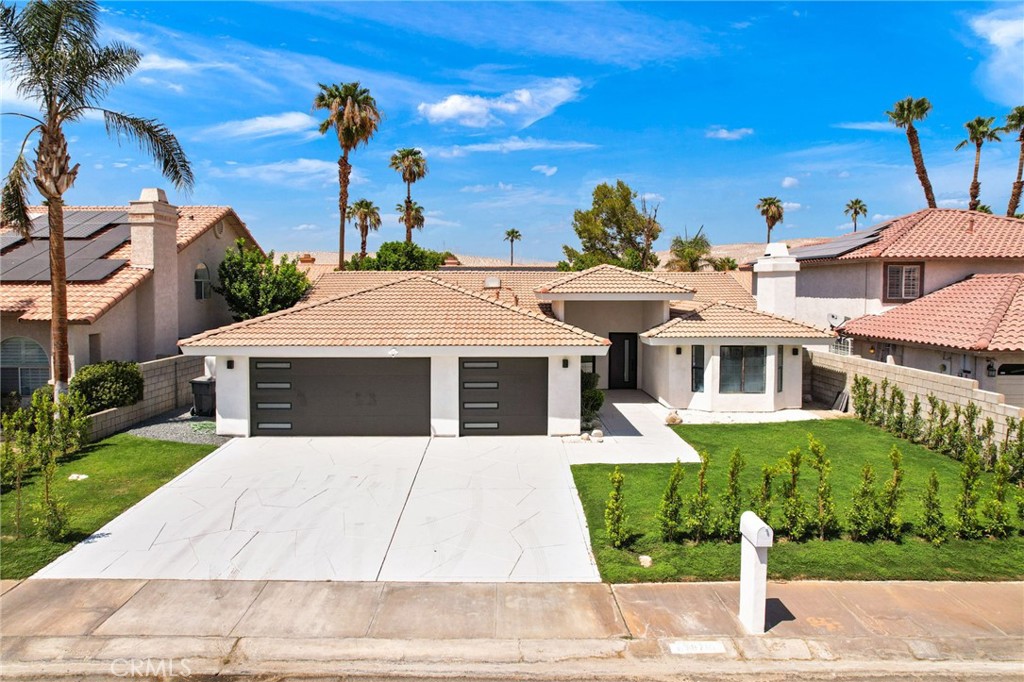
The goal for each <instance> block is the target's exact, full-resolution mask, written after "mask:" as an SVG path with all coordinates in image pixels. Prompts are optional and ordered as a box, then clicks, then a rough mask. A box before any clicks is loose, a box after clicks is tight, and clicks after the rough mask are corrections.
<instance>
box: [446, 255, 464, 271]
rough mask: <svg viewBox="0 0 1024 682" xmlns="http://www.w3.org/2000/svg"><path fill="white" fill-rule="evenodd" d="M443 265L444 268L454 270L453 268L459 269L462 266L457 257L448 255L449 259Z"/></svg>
mask: <svg viewBox="0 0 1024 682" xmlns="http://www.w3.org/2000/svg"><path fill="white" fill-rule="evenodd" d="M442 265H443V266H444V267H449V268H453V267H457V266H459V265H462V262H461V261H459V259H458V258H456V257H455V256H454V255H448V256H447V257H446V258H445V259H444V263H443V264H442Z"/></svg>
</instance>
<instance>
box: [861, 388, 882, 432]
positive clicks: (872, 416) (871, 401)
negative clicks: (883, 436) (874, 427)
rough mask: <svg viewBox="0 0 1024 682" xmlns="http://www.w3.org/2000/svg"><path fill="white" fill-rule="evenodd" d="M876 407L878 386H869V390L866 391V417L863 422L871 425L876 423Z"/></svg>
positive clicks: (877, 404) (877, 403)
mask: <svg viewBox="0 0 1024 682" xmlns="http://www.w3.org/2000/svg"><path fill="white" fill-rule="evenodd" d="M878 406H879V401H878V385H877V384H871V390H870V391H868V406H867V416H866V417H865V418H864V421H866V422H869V423H871V424H877V423H878V412H879V410H878Z"/></svg>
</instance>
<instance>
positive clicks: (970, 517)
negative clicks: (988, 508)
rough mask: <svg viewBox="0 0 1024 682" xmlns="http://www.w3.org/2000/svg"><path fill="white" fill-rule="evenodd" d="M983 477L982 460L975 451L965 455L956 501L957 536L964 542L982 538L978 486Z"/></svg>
mask: <svg viewBox="0 0 1024 682" xmlns="http://www.w3.org/2000/svg"><path fill="white" fill-rule="evenodd" d="M980 477H981V458H980V457H978V453H976V452H975V451H974V450H970V449H969V450H967V452H966V453H964V459H963V466H961V467H960V482H961V488H960V495H959V496H958V497H957V500H956V510H955V513H956V536H957V537H958V538H961V539H964V540H973V539H974V538H978V537H981V533H982V527H981V521H980V519H979V518H978V485H979V483H980V481H979V479H980Z"/></svg>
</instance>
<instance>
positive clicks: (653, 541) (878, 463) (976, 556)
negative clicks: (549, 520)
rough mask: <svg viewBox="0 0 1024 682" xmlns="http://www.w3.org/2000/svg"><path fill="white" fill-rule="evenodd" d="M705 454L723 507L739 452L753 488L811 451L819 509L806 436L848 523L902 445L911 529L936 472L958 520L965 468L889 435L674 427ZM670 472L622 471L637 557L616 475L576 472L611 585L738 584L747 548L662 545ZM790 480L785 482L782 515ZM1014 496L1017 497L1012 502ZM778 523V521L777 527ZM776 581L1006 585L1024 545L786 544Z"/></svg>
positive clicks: (847, 424)
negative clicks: (775, 468) (869, 483)
mask: <svg viewBox="0 0 1024 682" xmlns="http://www.w3.org/2000/svg"><path fill="white" fill-rule="evenodd" d="M673 428H675V430H676V431H677V432H678V433H679V435H680V436H682V437H683V438H685V439H686V440H687V441H688V442H689V443H690V444H692V445H693V446H694V447H695V448H697V449H698V450H705V451H707V452H708V455H709V462H710V469H709V472H708V486H709V490H710V492H711V495H712V497H713V498H714V499H715V500H716V502H717V500H718V498H719V496H720V495H721V493H722V492H723V491H724V489H725V477H726V467H727V466H728V460H729V455H730V454H731V453H732V451H733V449H734V448H736V447H738V448H740V451H741V452H742V453H743V455H744V457H745V458H746V461H747V466H746V468H745V469H744V472H743V485H744V487H746V488H748V489H750V488H753V487H754V486H755V485H756V484H757V483H758V482H759V478H760V470H761V466H762V465H764V464H769V463H774V462H777V461H779V460H780V459H781V458H782V457H783V456H784V455H785V453H786V452H787V451H788V450H790V449H792V448H793V447H796V446H799V447H801V448H802V449H803V451H804V454H805V457H804V463H803V465H802V466H801V481H800V487H801V491H802V493H803V494H804V496H805V498H806V499H808V500H812V499H814V497H813V496H814V494H815V487H816V484H817V472H815V471H814V470H813V469H811V468H810V466H808V461H809V459H808V457H807V434H808V433H813V434H814V436H815V437H816V438H817V439H818V440H820V441H822V442H823V443H824V444H825V445H826V447H827V448H828V451H827V456H828V457H829V459H831V461H832V485H833V490H834V492H835V500H836V506H837V509H838V512H839V516H840V519H841V520H843V521H844V522H845V518H846V515H847V514H848V512H849V508H850V504H851V498H852V496H853V491H854V489H855V487H856V485H857V484H858V483H859V480H860V470H861V468H862V467H863V466H864V463H865V462H870V463H871V464H872V465H873V466H874V468H875V474H876V482H877V483H878V485H879V486H881V482H882V481H884V480H885V478H886V477H887V476H888V475H889V473H890V472H891V471H892V468H891V465H890V463H889V450H890V448H891V447H892V446H893V445H894V444H895V445H898V446H899V448H900V450H901V451H902V452H903V467H904V471H905V478H904V490H905V493H906V494H905V497H904V501H903V504H902V508H901V512H902V515H903V519H904V521H905V522H906V523H910V524H914V523H917V522H918V521H919V519H920V515H921V512H920V509H921V505H920V498H921V494H922V492H923V491H924V486H925V483H926V481H927V477H928V475H929V473H930V472H931V470H932V469H935V470H936V471H937V472H938V475H939V478H940V482H941V493H942V498H943V502H944V509H945V511H946V515H947V519H948V520H949V519H951V517H952V512H953V502H954V500H955V498H956V496H957V493H958V486H959V471H960V464H959V462H956V461H954V460H952V459H950V458H948V457H944V456H942V455H938V454H935V453H933V452H931V451H929V450H927V449H925V448H923V447H920V446H917V445H913V444H911V443H908V442H906V441H902V440H899V439H897V438H894V437H893V436H891V435H889V434H888V433H886V432H885V431H883V430H882V429H879V428H877V427H874V426H869V425H867V424H864V423H863V422H860V421H857V420H854V419H836V420H823V421H815V422H790V423H783V424H735V425H732V424H730V425H683V426H677V427H673ZM671 468H672V465H670V464H631V465H624V466H622V467H621V470H622V472H623V473H624V474H625V476H626V482H625V485H624V488H623V495H624V498H625V502H626V507H627V514H628V516H629V525H630V528H631V530H633V531H634V532H636V533H637V534H638V535H637V538H636V540H635V542H634V543H633V544H632V545H631V546H630V547H629V548H628V550H617V549H614V548H613V547H611V545H610V544H609V542H608V537H607V535H606V534H605V529H604V505H605V501H606V500H607V498H608V492H609V490H610V484H609V482H608V474H609V473H610V472H611V471H612V469H614V466H611V465H604V464H588V465H580V466H574V467H573V468H572V469H573V476H574V477H575V479H576V486H577V488H578V489H579V494H580V499H581V500H582V503H583V509H584V511H585V513H586V516H587V523H588V524H589V526H590V537H591V542H592V544H593V547H594V555H595V556H596V558H597V563H598V566H599V568H600V570H601V575H602V577H603V578H604V579H605V580H607V581H609V582H643V581H675V580H733V579H736V578H738V577H739V573H738V571H739V554H740V548H739V545H738V544H732V543H727V542H706V543H701V544H700V545H693V544H692V543H684V544H676V543H666V542H662V541H661V539H660V537H659V534H658V524H657V520H656V519H655V513H656V512H657V509H658V505H659V503H660V501H661V496H662V494H663V493H664V490H665V486H666V483H667V481H668V477H669V472H670V470H671ZM697 468H698V465H696V464H694V465H691V466H687V470H686V478H685V481H684V486H683V495H684V499H685V498H686V496H689V495H691V494H692V493H693V491H694V489H695V487H696V472H697ZM990 478H991V476H990V475H989V474H985V475H984V479H983V484H982V499H985V498H987V497H988V496H989V494H990V493H989V485H990ZM780 486H781V479H780V478H776V481H775V490H776V495H775V499H776V504H775V507H774V511H773V515H774V514H775V513H778V511H779V507H780V502H779V497H780V494H781V493H780V492H778V491H779V490H780ZM1012 492H1013V491H1011V497H1012ZM769 523H771V521H769ZM640 554H647V555H650V556H651V557H652V559H653V562H654V563H653V565H652V566H651V568H643V567H641V566H640V565H639V562H638V560H637V556H638V555H640ZM768 572H769V576H770V577H772V578H777V579H798V578H823V579H850V580H880V579H908V580H940V579H943V580H1005V579H1021V578H1024V537H1020V536H1017V537H1013V538H1010V539H1006V540H975V541H960V540H951V541H948V542H947V543H945V544H943V545H942V546H940V547H933V546H932V545H930V544H929V543H926V542H924V541H923V540H920V539H918V538H916V537H913V536H912V535H911V534H909V533H908V534H907V535H906V536H905V538H904V540H903V542H902V543H894V542H886V541H877V542H873V543H858V542H852V541H849V540H831V541H827V542H820V541H816V540H815V541H808V542H787V541H786V540H784V539H777V540H776V545H775V547H773V548H772V549H771V550H770V551H769V555H768Z"/></svg>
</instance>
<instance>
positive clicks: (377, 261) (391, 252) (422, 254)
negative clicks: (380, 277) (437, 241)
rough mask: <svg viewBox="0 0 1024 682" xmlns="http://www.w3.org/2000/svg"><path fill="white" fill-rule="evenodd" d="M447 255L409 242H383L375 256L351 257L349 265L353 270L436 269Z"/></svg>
mask: <svg viewBox="0 0 1024 682" xmlns="http://www.w3.org/2000/svg"><path fill="white" fill-rule="evenodd" d="M449 255H450V254H448V253H447V252H444V253H442V252H440V251H431V250H430V249H424V248H423V247H421V246H417V245H416V244H412V243H410V242H405V241H401V242H384V243H383V244H381V245H380V246H379V247H378V248H377V255H376V256H375V257H367V258H364V259H356V258H353V259H352V262H351V263H349V265H350V266H351V267H352V269H354V270H403V271H412V270H437V269H438V268H440V267H441V265H442V264H443V263H444V259H445V258H446V257H448V256H449Z"/></svg>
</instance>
